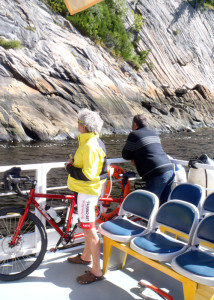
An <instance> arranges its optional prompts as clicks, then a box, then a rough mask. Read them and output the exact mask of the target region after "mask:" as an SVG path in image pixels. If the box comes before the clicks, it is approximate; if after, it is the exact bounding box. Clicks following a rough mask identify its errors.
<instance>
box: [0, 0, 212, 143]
mask: <svg viewBox="0 0 214 300" xmlns="http://www.w3.org/2000/svg"><path fill="white" fill-rule="evenodd" d="M127 5H128V7H129V9H130V10H131V9H132V10H133V11H135V13H140V14H142V16H143V17H144V19H145V25H144V26H143V28H142V29H141V31H140V37H141V40H140V43H139V49H140V50H145V49H151V53H150V55H149V59H148V63H147V64H145V65H143V67H142V68H141V69H140V70H138V71H135V70H133V69H132V68H131V67H130V66H129V65H128V64H126V63H125V62H123V61H122V60H119V59H117V60H116V59H114V58H113V57H112V56H111V55H110V54H109V53H108V52H107V51H106V50H105V49H103V48H102V47H101V46H97V45H95V44H94V43H93V42H92V41H91V40H90V39H88V38H85V37H83V36H82V35H81V34H80V33H79V32H78V31H77V30H76V29H75V28H74V27H73V26H72V25H71V24H70V23H69V22H68V21H66V20H65V19H63V18H62V17H60V16H59V15H56V14H53V13H52V12H51V11H50V10H49V9H48V8H47V7H46V6H45V5H44V4H43V3H42V2H41V1H40V0H13V1H11V0H1V6H0V39H1V38H2V39H4V40H8V41H10V40H18V41H20V42H21V44H22V45H23V47H22V48H20V49H17V50H15V49H5V48H4V47H1V46H0V141H28V140H31V139H34V140H60V139H69V138H73V137H75V135H76V134H77V131H76V121H77V119H76V114H77V112H78V110H79V109H80V108H82V107H89V108H91V109H93V110H98V111H100V113H101V116H102V118H103V119H104V120H105V128H104V133H115V132H116V133H124V132H127V131H128V130H129V129H130V125H131V120H132V116H133V115H134V114H136V113H140V112H144V113H145V114H146V115H147V116H148V118H149V122H150V126H151V127H153V128H155V129H157V130H162V131H176V130H186V129H188V128H189V129H194V128H199V127H204V126H208V127H213V126H214V109H213V107H214V106H213V103H214V82H213V78H214V42H213V41H214V39H213V36H214V18H213V12H211V11H195V10H194V8H193V7H192V6H190V5H189V4H188V3H187V2H184V1H182V0H168V1H165V0H150V1H144V0H143V1H140V0H138V1H130V0H127ZM133 22H134V19H133V15H132V14H131V12H129V13H128V14H127V18H126V20H125V26H126V27H127V28H128V27H129V26H131V25H132V23H133Z"/></svg>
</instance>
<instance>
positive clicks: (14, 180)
mask: <svg viewBox="0 0 214 300" xmlns="http://www.w3.org/2000/svg"><path fill="white" fill-rule="evenodd" d="M6 179H7V180H8V182H9V183H10V189H11V190H13V191H14V192H16V193H17V194H19V195H21V196H26V195H27V194H25V193H23V192H22V190H21V187H20V184H25V183H27V182H30V183H32V186H33V187H35V185H36V180H33V179H31V178H30V177H29V176H20V177H15V176H13V175H8V176H7V178H6Z"/></svg>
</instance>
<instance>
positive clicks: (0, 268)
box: [0, 208, 47, 281]
mask: <svg viewBox="0 0 214 300" xmlns="http://www.w3.org/2000/svg"><path fill="white" fill-rule="evenodd" d="M23 213H24V209H22V208H5V209H2V210H0V280H3V281H12V280H18V279H21V278H23V277H26V276H27V275H29V274H30V273H32V272H33V271H34V270H35V269H36V268H37V267H38V266H39V265H40V263H41V262H42V260H43V257H44V255H45V252H46V249H47V234H46V231H45V228H44V226H43V224H42V222H41V221H40V220H39V219H38V218H37V217H36V216H35V215H34V214H32V213H31V212H29V213H28V216H27V218H26V220H25V222H24V224H23V226H22V228H21V230H20V232H19V235H18V239H17V242H16V244H15V245H12V244H11V241H12V238H13V235H14V232H15V230H16V228H17V224H18V222H19V219H20V216H21V215H23Z"/></svg>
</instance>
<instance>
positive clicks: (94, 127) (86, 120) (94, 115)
mask: <svg viewBox="0 0 214 300" xmlns="http://www.w3.org/2000/svg"><path fill="white" fill-rule="evenodd" d="M78 119H79V120H80V121H81V122H83V124H84V125H85V126H86V128H87V131H88V132H94V133H96V134H99V133H100V132H101V129H102V127H103V120H102V119H101V117H100V115H99V113H98V112H96V111H92V110H90V109H88V108H83V109H81V110H80V111H79V113H78Z"/></svg>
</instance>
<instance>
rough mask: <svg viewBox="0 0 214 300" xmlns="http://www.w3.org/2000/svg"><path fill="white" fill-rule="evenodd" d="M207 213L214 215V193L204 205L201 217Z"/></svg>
mask: <svg viewBox="0 0 214 300" xmlns="http://www.w3.org/2000/svg"><path fill="white" fill-rule="evenodd" d="M207 213H214V193H212V194H209V196H207V198H206V199H205V201H204V203H203V206H202V210H201V215H202V216H203V215H206V214H207Z"/></svg>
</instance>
